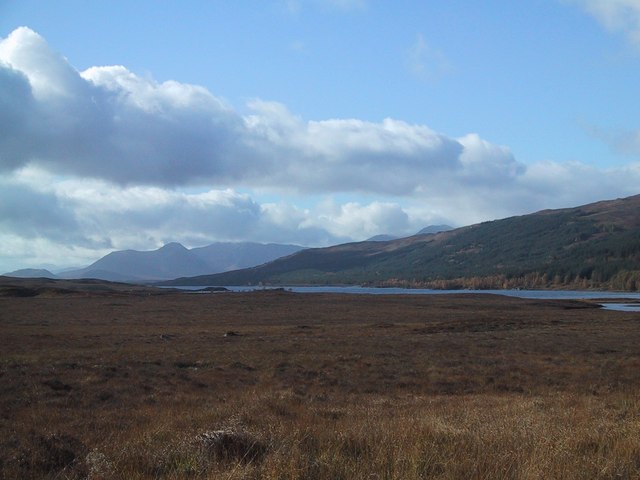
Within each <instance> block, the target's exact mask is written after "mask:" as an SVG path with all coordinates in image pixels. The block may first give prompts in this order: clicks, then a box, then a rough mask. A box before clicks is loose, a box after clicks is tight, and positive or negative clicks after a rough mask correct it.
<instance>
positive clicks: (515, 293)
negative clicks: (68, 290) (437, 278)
mask: <svg viewBox="0 0 640 480" xmlns="http://www.w3.org/2000/svg"><path fill="white" fill-rule="evenodd" d="M175 288H180V289H184V290H201V289H203V288H205V287H194V286H181V287H175ZM225 288H227V289H228V290H230V291H232V292H251V291H254V290H273V289H276V288H278V289H285V290H287V291H291V292H296V293H344V294H359V295H447V294H460V293H471V294H493V295H506V296H509V297H518V298H531V299H539V300H579V299H587V300H589V299H591V300H592V299H599V300H600V299H601V300H606V299H612V300H613V299H617V300H620V299H626V300H638V301H640V292H599V291H592V290H432V289H426V288H375V287H359V286H338V285H327V286H313V287H300V286H282V287H256V286H234V285H232V286H226V287H225ZM602 306H603V307H604V308H606V309H608V310H619V311H625V312H640V304H628V303H620V302H611V303H609V302H603V303H602Z"/></svg>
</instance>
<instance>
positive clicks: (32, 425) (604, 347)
mask: <svg viewBox="0 0 640 480" xmlns="http://www.w3.org/2000/svg"><path fill="white" fill-rule="evenodd" d="M639 321H640V316H639V314H637V313H625V312H616V311H608V310H603V309H601V308H599V306H598V305H597V304H595V303H590V302H586V301H577V300H571V301H557V300H553V301H551V300H525V299H518V298H509V297H504V296H499V295H474V294H460V295H447V296H444V295H442V296H441V295H431V296H417V295H411V296H404V295H393V296H392V295H375V296H368V295H336V294H296V293H292V292H287V291H256V292H248V293H209V294H193V293H191V294H190V293H184V292H177V291H171V290H161V289H150V288H146V287H141V286H136V287H133V286H130V285H124V284H106V283H100V282H86V281H78V282H75V283H73V282H67V283H65V282H62V281H46V282H45V281H39V280H17V279H9V278H2V279H0V337H1V339H2V341H1V342H0V383H1V385H2V388H1V389H0V477H1V478H6V479H13V478H23V479H29V478H50V479H54V478H55V479H65V478H91V479H111V478H117V479H155V478H174V479H178V478H195V479H203V478H216V479H218V478H222V479H241V478H243V479H244V478H246V479H252V478H253V479H276V478H277V479H431V478H436V479H454V478H456V479H458V478H468V479H507V478H508V479H549V478H563V479H613V478H616V479H617V478H627V479H631V478H639V477H640V328H639V325H638V322H639Z"/></svg>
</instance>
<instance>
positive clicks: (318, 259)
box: [169, 195, 640, 290]
mask: <svg viewBox="0 0 640 480" xmlns="http://www.w3.org/2000/svg"><path fill="white" fill-rule="evenodd" d="M638 212H640V195H637V196H633V197H629V198H625V199H618V200H612V201H602V202H597V203H593V204H589V205H584V206H580V207H575V208H566V209H560V210H545V211H541V212H537V213H533V214H529V215H523V216H517V217H510V218H506V219H502V220H495V221H491V222H484V223H480V224H477V225H472V226H468V227H463V228H459V229H455V230H451V231H446V232H440V233H435V234H425V235H416V236H413V237H408V238H403V239H398V240H392V241H387V242H360V243H350V244H344V245H338V246H335V247H329V248H321V249H308V250H304V251H301V252H299V253H297V254H294V255H291V256H289V257H286V258H282V259H279V260H276V261H273V262H270V263H268V264H265V265H261V266H259V267H255V268H250V269H244V270H237V271H232V272H227V273H223V274H217V275H206V276H198V277H194V278H188V279H185V278H182V279H177V280H175V281H172V282H169V283H170V284H173V285H179V284H188V285H246V284H259V283H263V284H342V283H347V284H372V285H381V286H389V285H409V286H423V287H432V288H512V287H528V288H533V287H535V288H551V287H554V288H608V289H619V290H636V289H637V288H638V286H640V214H639V213H638Z"/></svg>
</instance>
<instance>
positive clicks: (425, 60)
mask: <svg viewBox="0 0 640 480" xmlns="http://www.w3.org/2000/svg"><path fill="white" fill-rule="evenodd" d="M407 66H408V68H409V71H410V72H411V74H412V75H414V76H415V77H416V78H418V79H420V80H424V81H428V82H433V81H436V80H439V79H440V78H441V77H443V76H444V75H447V74H448V73H450V72H451V70H452V67H451V64H450V63H449V60H448V59H447V57H446V56H445V54H444V53H442V51H440V50H438V49H437V48H434V47H433V46H431V45H429V44H428V43H427V41H426V40H425V38H424V36H423V35H422V34H421V33H419V34H418V35H417V36H416V41H415V42H414V43H413V45H411V48H409V51H408V54H407Z"/></svg>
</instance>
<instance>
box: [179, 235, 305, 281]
mask: <svg viewBox="0 0 640 480" xmlns="http://www.w3.org/2000/svg"><path fill="white" fill-rule="evenodd" d="M302 249H303V247H301V246H299V245H281V244H277V243H267V244H262V243H251V242H242V243H233V242H218V243H213V244H211V245H208V246H206V247H198V248H192V249H191V252H192V253H194V254H195V255H196V256H197V257H198V258H200V259H201V260H202V261H204V262H205V263H206V264H207V265H208V267H209V269H210V272H227V271H229V270H238V269H240V268H249V267H254V266H256V265H262V264H263V263H267V262H270V261H272V260H275V259H276V258H280V257H286V256H287V255H291V254H292V253H296V252H299V251H300V250H302ZM173 278H175V277H173Z"/></svg>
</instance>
